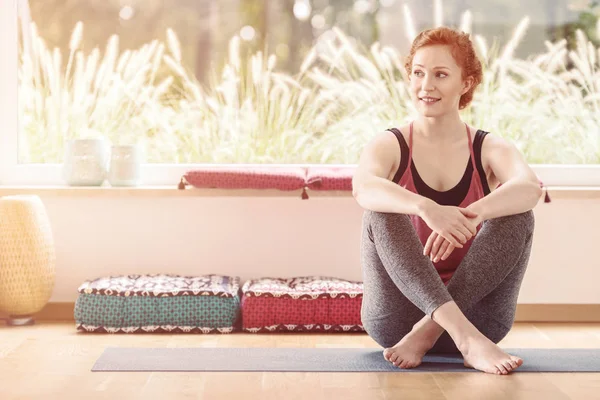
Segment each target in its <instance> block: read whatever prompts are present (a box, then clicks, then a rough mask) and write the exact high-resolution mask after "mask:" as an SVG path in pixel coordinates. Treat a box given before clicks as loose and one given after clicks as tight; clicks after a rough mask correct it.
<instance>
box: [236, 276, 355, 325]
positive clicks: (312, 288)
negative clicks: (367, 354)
mask: <svg viewBox="0 0 600 400" xmlns="http://www.w3.org/2000/svg"><path fill="white" fill-rule="evenodd" d="M362 293H363V284H362V282H352V281H345V280H341V279H337V278H330V277H320V276H309V277H297V278H289V279H283V278H262V279H255V280H249V281H247V282H245V283H244V285H243V287H242V330H244V331H246V332H253V333H260V332H278V331H298V332H364V328H363V326H362V322H361V319H360V308H361V303H362Z"/></svg>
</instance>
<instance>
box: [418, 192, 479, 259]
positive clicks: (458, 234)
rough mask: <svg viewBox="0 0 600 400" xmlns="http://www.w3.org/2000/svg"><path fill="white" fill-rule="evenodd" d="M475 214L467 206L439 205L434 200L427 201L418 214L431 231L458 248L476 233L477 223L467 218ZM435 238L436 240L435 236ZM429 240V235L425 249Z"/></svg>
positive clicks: (475, 214)
mask: <svg viewBox="0 0 600 400" xmlns="http://www.w3.org/2000/svg"><path fill="white" fill-rule="evenodd" d="M477 216H478V215H477V213H475V212H473V211H471V210H469V209H467V208H460V207H453V206H440V205H439V204H437V203H434V202H431V203H427V206H426V207H424V209H423V211H422V212H421V215H420V217H421V218H422V219H423V221H425V223H426V224H427V226H429V228H430V229H431V230H432V231H433V232H435V233H437V234H438V235H439V236H440V237H441V238H443V239H446V240H447V241H448V242H449V243H450V244H451V245H453V246H454V247H459V248H462V247H463V244H465V243H466V242H467V240H469V239H471V238H472V237H473V236H474V235H475V234H476V233H477V225H473V222H472V221H471V220H469V218H476V217H477ZM435 239H436V240H437V237H436V238H435ZM430 242H431V236H430V237H429V239H428V241H427V243H426V249H425V250H427V245H429V244H430ZM440 244H441V239H440ZM431 245H433V243H431ZM430 247H431V246H430ZM436 254H437V253H436Z"/></svg>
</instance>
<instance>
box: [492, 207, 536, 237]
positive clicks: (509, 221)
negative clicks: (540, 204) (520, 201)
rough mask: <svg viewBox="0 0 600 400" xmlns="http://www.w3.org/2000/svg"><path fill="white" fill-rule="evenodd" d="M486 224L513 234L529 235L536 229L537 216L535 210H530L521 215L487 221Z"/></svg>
mask: <svg viewBox="0 0 600 400" xmlns="http://www.w3.org/2000/svg"><path fill="white" fill-rule="evenodd" d="M486 223H488V224H490V225H491V226H493V227H499V228H500V229H504V230H506V231H507V232H511V233H512V232H517V231H524V232H526V233H527V234H531V233H533V231H534V229H535V216H534V213H533V210H529V211H525V212H522V213H519V214H513V215H506V216H503V217H497V218H492V219H490V220H488V221H486Z"/></svg>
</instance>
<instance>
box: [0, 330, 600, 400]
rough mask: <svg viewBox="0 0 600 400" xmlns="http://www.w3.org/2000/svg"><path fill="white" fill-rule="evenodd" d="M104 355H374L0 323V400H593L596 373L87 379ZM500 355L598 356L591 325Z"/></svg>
mask: <svg viewBox="0 0 600 400" xmlns="http://www.w3.org/2000/svg"><path fill="white" fill-rule="evenodd" d="M108 346H127V347H198V346H203V347H322V348H326V347H368V348H379V346H378V345H377V344H376V343H375V342H374V341H373V340H372V339H370V338H369V337H368V336H367V335H366V334H334V335H331V334H330V335H320V334H293V333H291V334H249V333H233V334H226V335H215V334H213V335H189V334H188V335H186V334H178V335H168V334H142V335H123V334H120V335H104V334H102V335H98V334H96V335H92V334H83V333H78V332H77V331H76V330H75V328H74V324H73V323H72V322H39V323H38V324H37V325H34V326H29V327H19V328H14V327H7V326H5V325H4V323H3V322H0V382H1V383H0V399H2V400H9V399H11V400H12V399H27V400H31V399H61V400H62V399H81V398H83V396H85V397H87V398H90V399H110V398H116V399H127V400H130V399H161V400H163V399H211V400H212V399H235V398H242V397H243V398H244V399H249V400H252V399H277V400H283V399H310V400H318V399H328V400H333V399H344V400H346V399H348V400H351V399H360V400H369V399H403V400H405V399H427V400H436V399H460V400H466V399H477V400H480V399H511V400H516V399H544V400H552V399H582V400H583V399H585V400H591V399H600V373H596V374H592V373H518V372H515V373H513V374H511V375H505V376H496V375H490V374H485V373H479V372H475V373H468V372H467V373H426V372H423V373H403V372H398V373H280V372H277V373H273V372H267V373H263V372H255V373H243V372H234V373H221V372H218V373H217V372H208V373H207V372H204V373H202V372H195V373H175V372H165V373H159V372H133V373H129V372H110V373H108V372H95V373H92V372H90V369H91V367H92V365H93V364H94V362H95V361H96V359H97V358H98V357H99V356H100V354H101V353H102V351H103V350H104V348H106V347H108ZM500 346H501V347H506V348H508V347H538V348H565V347H570V348H599V347H600V323H516V324H515V326H514V327H513V330H512V331H511V332H510V334H509V335H508V336H507V337H506V338H505V339H504V340H503V341H502V342H501V343H500ZM525 362H527V360H525Z"/></svg>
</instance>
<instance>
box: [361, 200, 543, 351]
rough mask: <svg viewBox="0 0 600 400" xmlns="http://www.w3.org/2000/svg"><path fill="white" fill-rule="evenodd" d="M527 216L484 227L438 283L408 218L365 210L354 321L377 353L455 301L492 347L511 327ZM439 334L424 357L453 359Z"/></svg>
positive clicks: (525, 250)
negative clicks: (360, 286)
mask: <svg viewBox="0 0 600 400" xmlns="http://www.w3.org/2000/svg"><path fill="white" fill-rule="evenodd" d="M534 225H535V219H534V216H533V211H527V212H524V213H521V214H516V215H509V216H505V217H499V218H494V219H489V220H487V221H484V223H483V226H482V227H481V229H480V230H479V232H478V233H477V236H476V237H475V239H474V240H473V243H472V244H471V247H470V249H469V251H468V252H467V254H466V255H465V257H464V258H463V260H462V262H461V263H460V265H459V266H458V268H457V270H456V271H455V272H454V275H453V276H452V278H451V279H450V281H449V282H448V284H447V285H444V283H443V282H442V279H441V278H440V276H439V274H438V272H437V271H436V269H435V267H434V266H433V264H432V262H431V260H430V259H429V257H428V256H425V255H423V245H422V244H421V241H420V240H419V237H418V236H417V233H416V231H415V229H414V227H413V225H412V223H411V221H410V218H409V217H408V215H404V214H396V213H381V212H374V211H370V210H367V211H365V213H364V215H363V226H362V241H361V261H362V267H363V284H364V291H363V301H362V308H361V319H362V323H363V326H364V328H365V330H366V332H367V333H368V334H369V336H370V337H371V338H372V339H373V340H375V341H376V342H377V343H378V344H379V345H380V346H382V347H391V346H393V345H395V344H396V343H398V342H399V341H400V340H401V339H402V337H403V336H404V335H406V334H407V333H408V332H410V330H411V329H412V327H413V326H414V325H415V324H416V323H417V322H418V321H419V320H420V319H422V318H423V317H424V316H425V315H428V316H429V317H431V313H432V312H433V311H434V310H435V309H437V308H438V307H439V306H441V305H442V304H444V303H446V302H448V301H455V302H456V304H457V306H458V307H459V308H460V310H461V311H462V312H463V314H464V315H465V316H466V317H467V318H468V319H469V321H471V323H472V324H473V325H475V327H476V328H477V329H478V330H479V331H480V332H481V333H482V334H484V335H485V336H486V337H487V338H488V339H490V340H491V341H493V342H494V343H498V342H500V340H502V339H503V338H504V337H505V336H506V335H507V334H508V332H509V331H510V329H511V328H512V324H513V322H514V317H515V309H516V305H517V298H518V295H519V290H520V287H521V282H522V281H523V276H524V275H525V270H526V268H527V264H528V262H529V254H530V252H531V245H532V237H533V231H534ZM456 352H458V349H457V347H456V345H455V344H454V341H453V340H452V338H451V337H450V335H449V334H448V332H444V333H443V334H442V336H441V337H440V338H439V339H438V341H437V342H436V344H435V346H434V347H433V348H432V349H431V350H430V351H429V353H456Z"/></svg>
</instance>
